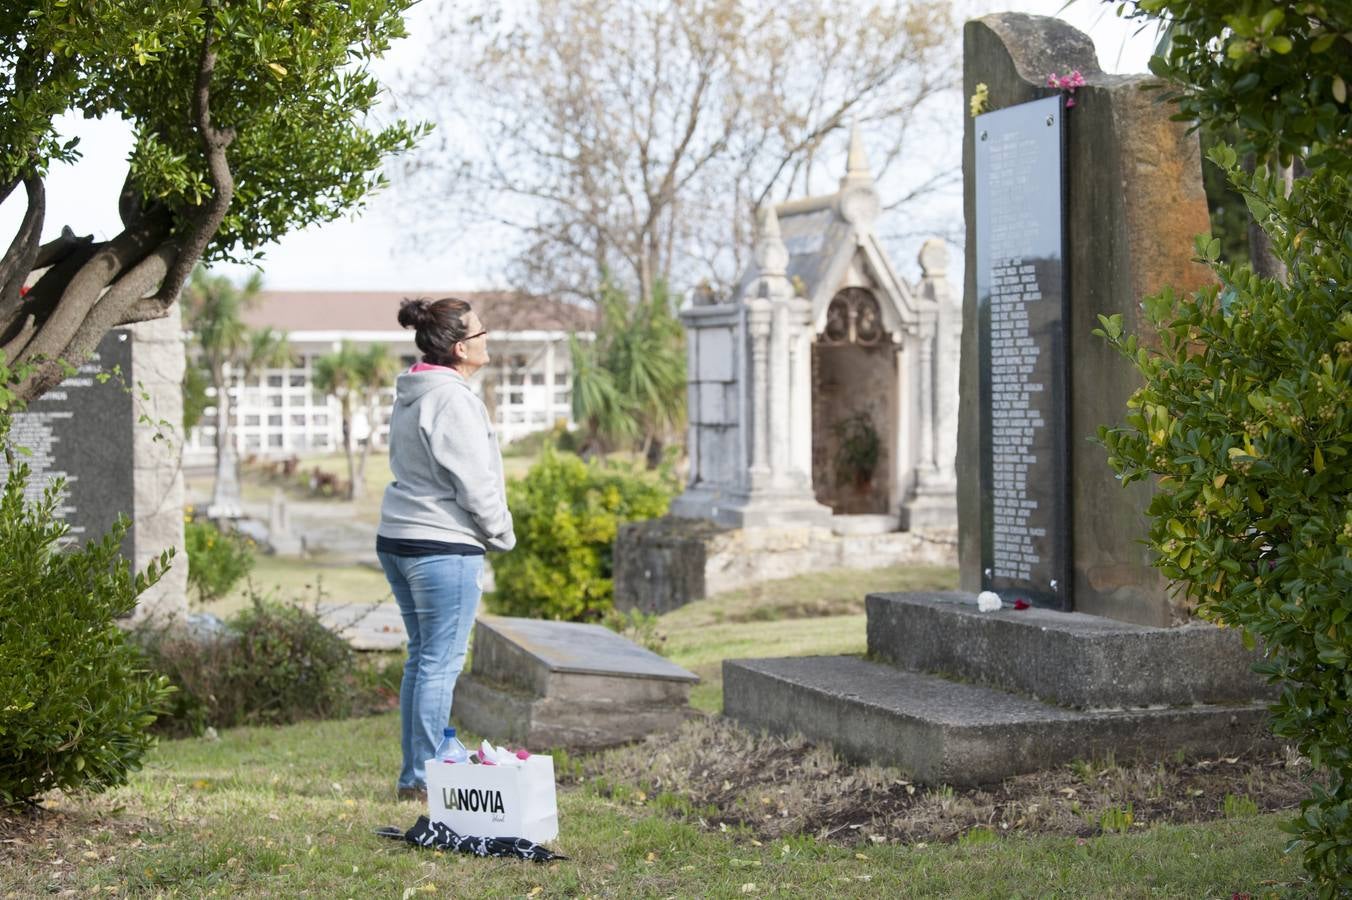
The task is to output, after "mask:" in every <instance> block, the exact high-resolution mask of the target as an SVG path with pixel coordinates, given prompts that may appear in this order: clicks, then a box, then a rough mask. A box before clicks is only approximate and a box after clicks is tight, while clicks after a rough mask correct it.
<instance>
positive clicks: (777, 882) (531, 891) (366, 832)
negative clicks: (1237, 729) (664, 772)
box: [0, 714, 1299, 898]
mask: <svg viewBox="0 0 1352 900" xmlns="http://www.w3.org/2000/svg"><path fill="white" fill-rule="evenodd" d="M398 743H399V742H398V720H397V717H396V715H394V714H386V715H381V716H377V717H373V718H367V719H358V720H351V721H344V722H325V723H305V724H301V725H295V726H290V727H285V728H244V729H238V730H234V731H229V732H226V733H225V734H223V735H222V737H221V740H219V741H215V742H208V741H204V740H197V739H189V740H182V741H171V742H166V743H164V744H162V745H161V746H160V747H159V748H158V749H157V750H156V751H155V752H154V753H153V755H152V756H151V757H150V759H149V761H148V764H147V766H146V768H145V770H144V771H142V772H141V773H139V774H137V775H136V776H134V778H133V781H132V784H131V785H130V786H128V787H126V788H122V789H119V790H116V791H113V792H110V793H108V794H106V795H103V796H98V797H73V798H58V802H59V805H58V806H57V810H58V811H59V819H58V820H57V821H55V822H51V821H49V822H48V823H47V825H46V827H45V828H44V830H42V831H41V832H39V833H34V834H29V835H28V836H27V839H26V840H25V841H24V843H23V844H22V845H19V846H16V845H15V844H13V843H12V838H11V839H10V841H11V842H9V843H6V844H5V845H3V846H4V847H5V849H4V850H3V851H0V897H3V896H8V897H32V896H40V895H47V894H66V895H74V896H94V895H102V896H111V895H116V896H135V897H200V896H232V897H233V896H242V897H264V896H266V897H305V896H309V897H340V898H342V897H353V898H366V897H392V898H403V897H421V896H455V897H509V896H515V897H523V896H524V897H542V896H544V897H564V896H568V897H572V896H606V897H624V898H628V897H672V896H675V897H746V896H756V897H761V896H771V895H781V896H801V897H837V896H839V897H903V896H904V897H1001V898H1003V897H1032V896H1038V897H1047V896H1059V897H1114V898H1118V897H1187V898H1197V897H1224V898H1228V897H1231V896H1232V894H1234V893H1237V892H1238V893H1244V892H1248V893H1252V894H1254V895H1255V896H1258V895H1260V894H1262V895H1268V896H1272V895H1276V896H1293V895H1294V894H1293V891H1294V888H1293V887H1292V884H1293V883H1294V882H1295V881H1296V879H1297V878H1298V874H1299V873H1298V869H1297V863H1296V861H1295V860H1294V859H1292V858H1291V857H1289V856H1286V855H1284V854H1283V853H1282V845H1283V841H1284V835H1283V834H1282V833H1281V832H1280V831H1279V830H1278V828H1277V825H1278V822H1279V821H1280V817H1276V816H1255V817H1250V818H1237V819H1228V820H1224V821H1220V822H1215V823H1211V824H1206V825H1193V826H1177V827H1175V826H1157V827H1154V828H1150V829H1149V830H1145V831H1142V832H1139V833H1132V834H1130V835H1124V836H1118V835H1115V836H1104V837H1095V838H1088V839H1076V838H1048V837H1020V836H1015V837H1003V838H996V839H992V840H990V841H989V842H982V843H979V844H978V843H974V842H966V843H964V842H959V843H956V844H932V845H927V846H922V845H914V846H905V845H899V844H890V843H889V844H882V845H876V846H874V845H869V844H867V843H864V844H862V845H854V846H844V845H840V844H832V843H824V842H821V841H818V840H816V839H813V838H811V837H804V836H795V837H792V838H788V839H781V840H775V841H766V842H758V841H755V840H754V838H753V837H752V835H751V834H750V833H749V832H744V831H740V830H729V831H726V832H725V831H719V830H716V829H713V828H704V827H701V825H700V824H699V822H698V821H693V820H691V819H689V818H687V817H678V816H675V815H672V814H671V813H670V812H667V811H666V810H668V809H669V807H670V803H669V802H668V801H667V798H665V797H664V796H663V795H660V794H659V795H656V796H651V797H648V796H645V795H635V794H632V793H631V794H627V795H625V799H623V800H621V799H617V797H618V796H619V795H615V794H613V793H611V794H608V793H606V792H603V791H601V790H598V789H597V788H596V785H595V783H594V782H591V781H582V782H581V783H577V784H573V785H569V786H565V787H563V788H561V789H560V793H559V806H560V828H561V832H560V835H559V839H558V841H557V842H556V843H555V844H554V846H555V848H556V849H557V850H559V851H561V852H563V853H565V854H567V855H568V856H570V857H571V859H569V860H567V861H562V862H556V863H552V864H549V865H538V864H532V863H524V862H517V861H508V860H495V859H483V860H481V859H475V858H471V857H464V856H457V855H445V854H440V853H432V852H426V851H417V850H412V849H408V848H405V847H403V846H402V845H399V844H396V843H393V842H390V841H387V840H384V839H381V838H377V837H374V836H373V835H372V834H371V829H372V828H375V827H377V826H380V825H385V824H399V825H403V826H407V825H410V824H412V821H413V819H414V818H415V817H416V816H417V814H418V812H419V807H418V806H417V805H416V804H412V803H396V802H395V801H393V800H392V794H393V777H394V771H395V767H396V766H397V763H398V759H397V754H398ZM21 840H23V839H22V838H21Z"/></svg>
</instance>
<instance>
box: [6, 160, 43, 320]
mask: <svg viewBox="0 0 1352 900" xmlns="http://www.w3.org/2000/svg"><path fill="white" fill-rule="evenodd" d="M23 184H24V189H25V190H26V191H27V192H28V209H27V211H26V212H25V213H24V217H23V221H22V222H21V223H20V224H19V230H18V232H17V233H16V234H15V235H14V240H13V241H11V242H10V245H9V249H8V250H6V251H5V255H4V257H3V258H0V334H3V333H4V332H5V331H7V330H8V329H9V327H10V325H12V324H13V322H14V319H15V317H16V316H17V315H18V314H19V309H20V308H21V307H22V306H23V296H22V295H21V294H20V289H21V288H22V287H23V283H24V281H26V280H27V278H28V275H29V273H30V272H32V271H33V262H34V260H36V259H37V256H38V245H39V240H40V239H41V237H42V221H43V218H44V216H45V215H46V213H47V191H46V188H45V186H44V185H43V183H42V177H41V176H40V175H38V174H36V173H32V174H30V175H28V176H26V177H25V178H24V180H23Z"/></svg>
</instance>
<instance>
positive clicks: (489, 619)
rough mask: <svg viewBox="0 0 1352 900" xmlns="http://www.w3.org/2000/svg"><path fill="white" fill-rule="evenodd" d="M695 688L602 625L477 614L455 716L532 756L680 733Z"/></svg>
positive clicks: (676, 669)
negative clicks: (541, 751) (545, 751)
mask: <svg viewBox="0 0 1352 900" xmlns="http://www.w3.org/2000/svg"><path fill="white" fill-rule="evenodd" d="M698 681H699V678H698V677H697V676H695V675H694V674H693V673H691V672H688V671H686V670H685V669H683V668H681V667H680V666H678V665H676V664H675V663H673V662H671V661H670V660H668V659H664V658H663V657H661V656H658V655H657V654H656V653H653V652H652V651H650V650H647V649H645V648H644V647H640V646H639V645H638V644H635V643H634V642H633V641H630V640H629V639H627V638H624V637H622V636H620V635H618V634H616V633H615V632H613V631H610V630H609V629H607V628H603V627H601V626H600V625H587V624H581V623H576V622H551V621H544V620H540V619H520V618H508V617H501V616H481V617H480V618H479V620H478V621H477V622H476V623H475V627H474V644H473V653H472V662H471V665H470V671H469V672H467V673H465V674H464V675H462V676H461V677H460V680H459V681H458V682H457V683H456V689H455V701H454V704H453V705H452V714H453V716H454V717H455V718H456V719H457V720H458V721H460V722H461V724H462V725H464V727H466V728H468V729H469V730H470V731H472V732H475V733H477V734H482V735H484V736H486V737H490V738H492V739H493V740H496V741H511V742H515V743H522V744H525V745H526V746H527V747H529V748H531V749H536V750H539V749H544V748H548V747H567V748H574V749H590V748H597V747H609V746H614V745H617V744H623V743H628V742H630V741H635V740H638V739H640V738H642V737H644V736H646V735H648V734H650V733H652V732H655V731H662V730H667V729H670V728H674V727H675V726H677V725H679V724H680V723H681V722H682V721H684V720H685V718H686V717H687V716H688V715H690V712H691V711H690V707H689V701H690V687H691V686H692V685H693V684H695V683H696V682H698Z"/></svg>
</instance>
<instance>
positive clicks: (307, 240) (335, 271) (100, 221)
mask: <svg viewBox="0 0 1352 900" xmlns="http://www.w3.org/2000/svg"><path fill="white" fill-rule="evenodd" d="M1063 7H1066V8H1064V9H1063ZM989 8H991V9H1017V10H1021V11H1025V12H1034V13H1039V14H1042V15H1058V16H1059V17H1060V18H1062V19H1065V20H1066V21H1068V22H1070V23H1071V24H1073V25H1075V26H1076V27H1077V28H1079V29H1081V30H1082V31H1086V32H1088V33H1089V34H1090V36H1091V37H1092V38H1093V39H1094V43H1095V46H1096V47H1097V48H1098V53H1099V60H1100V64H1101V65H1102V67H1103V69H1104V70H1105V71H1108V72H1122V73H1130V72H1144V71H1145V66H1146V61H1147V60H1148V59H1149V58H1150V52H1151V50H1152V48H1153V43H1154V39H1153V29H1151V30H1150V31H1149V33H1143V34H1136V32H1137V31H1138V29H1139V25H1138V24H1133V23H1130V22H1126V21H1123V20H1121V19H1118V18H1117V17H1116V16H1115V15H1114V11H1113V10H1114V5H1113V4H1105V3H1099V2H1096V0H1075V2H1073V3H1070V4H1067V3H1066V0H1009V2H1005V3H998V2H997V3H991V4H989ZM433 9H434V7H433V0H424V2H423V3H422V4H420V5H419V6H417V7H414V12H413V14H412V16H411V19H410V23H409V24H410V31H411V32H412V37H411V38H410V39H409V40H408V41H406V42H404V45H403V46H397V47H396V48H395V49H394V50H393V51H392V53H391V57H390V58H389V59H388V60H387V61H386V62H385V64H384V66H383V67H382V70H383V71H387V72H392V71H395V70H397V69H399V68H401V67H403V68H407V67H408V66H409V65H411V64H412V63H413V62H414V61H416V59H417V58H418V56H419V55H420V52H421V50H420V47H421V46H423V45H424V44H425V40H426V33H427V28H426V27H425V23H426V20H427V18H428V14H429V13H430V12H432V11H433ZM962 102H964V103H965V100H964V101H962ZM64 124H65V126H66V128H65V130H66V133H67V134H68V135H78V136H79V137H80V138H81V148H82V150H83V152H84V159H83V160H81V161H80V162H78V163H77V164H75V165H73V166H60V167H57V168H56V169H54V170H53V171H52V173H51V174H50V176H49V178H48V181H47V198H48V199H47V216H46V227H45V233H44V240H45V239H47V238H50V237H52V236H55V235H56V234H58V233H59V232H60V230H61V226H62V225H66V224H70V225H71V226H72V227H73V228H75V229H76V231H77V232H79V233H82V234H88V233H91V232H92V233H93V234H94V235H95V237H96V238H98V239H105V238H109V237H112V236H113V235H115V234H116V233H117V232H118V231H119V230H120V225H119V222H118V219H117V191H118V189H119V188H120V187H121V184H122V178H123V176H124V174H125V172H126V165H125V162H124V160H125V158H126V154H127V151H128V150H129V148H130V145H131V139H130V133H129V131H128V129H127V128H126V127H125V126H124V125H123V124H122V123H121V122H118V121H107V120H104V121H84V120H80V119H75V118H72V119H68V120H66V121H65V123H64ZM842 144H843V141H842ZM843 150H844V147H843V146H842V148H841V151H842V154H843ZM883 199H884V202H886V200H887V198H886V197H884V198H883ZM400 200H401V198H400V197H399V196H398V194H397V193H396V192H389V193H387V194H385V195H381V196H377V197H376V198H374V199H373V200H372V201H371V203H370V204H369V205H368V207H367V209H366V210H365V212H364V213H363V214H362V215H361V216H360V217H359V218H356V219H343V220H339V221H336V222H331V223H329V224H327V225H324V226H321V227H317V228H312V229H309V230H307V231H303V232H298V233H295V234H292V235H289V236H287V237H286V238H285V239H283V241H282V242H281V243H280V244H279V245H276V246H273V247H271V248H269V249H268V250H267V251H266V254H267V255H266V259H265V260H264V261H263V263H262V267H263V270H264V273H265V283H266V286H267V287H269V288H274V289H294V290H305V289H308V290H324V289H334V290H336V289H349V290H352V289H372V290H376V289H380V290H399V291H409V292H417V291H427V292H434V291H443V292H444V291H451V290H474V289H483V288H500V287H510V285H507V284H505V283H503V278H502V275H501V271H502V269H503V266H504V264H505V262H506V260H505V259H504V258H503V254H502V253H501V252H497V253H495V252H494V248H493V247H492V246H482V245H479V246H476V245H474V243H473V241H472V240H469V241H462V242H461V243H460V244H458V245H456V246H455V247H452V248H449V249H447V250H445V251H441V252H436V253H431V254H429V253H425V252H417V251H410V250H408V249H407V245H408V241H407V240H406V238H407V235H405V234H402V233H401V230H400V228H399V227H398V226H396V224H395V222H394V219H393V216H392V215H391V209H392V204H394V203H397V202H400ZM404 202H407V200H406V199H405V200H404ZM23 203H24V197H23V192H22V191H18V192H16V194H15V195H14V196H11V197H10V199H9V200H8V201H7V202H6V203H5V204H4V205H2V206H0V236H3V240H4V242H5V243H8V240H9V237H10V236H11V235H13V234H14V232H15V230H16V229H17V227H18V223H19V220H20V218H21V217H22V214H23ZM936 203H938V204H939V205H938V206H936V207H934V209H933V210H931V214H932V215H937V216H938V217H939V218H941V219H942V218H945V217H947V216H949V215H953V216H959V217H960V216H961V204H960V202H958V203H955V202H954V200H953V198H952V197H950V198H949V199H948V200H947V201H944V200H942V199H940V200H938V201H936ZM953 227H954V228H955V229H957V228H959V227H960V222H956V221H955V222H954V225H953ZM894 256H896V257H897V262H898V263H899V264H900V265H899V267H900V268H901V269H902V270H903V271H904V272H907V271H909V267H910V263H911V259H910V258H911V257H913V256H914V253H913V252H911V251H908V250H907V249H906V248H896V250H895V252H894ZM959 271H961V267H959Z"/></svg>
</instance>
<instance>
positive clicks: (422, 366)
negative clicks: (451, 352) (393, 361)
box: [408, 362, 463, 377]
mask: <svg viewBox="0 0 1352 900" xmlns="http://www.w3.org/2000/svg"><path fill="white" fill-rule="evenodd" d="M408 371H409V374H413V373H415V372H455V369H452V368H451V367H450V366H438V365H436V364H434V363H429V362H417V363H414V364H413V366H412V367H411V368H410V369H409V370H408ZM455 374H457V375H459V374H460V373H459V372H455ZM462 377H463V376H462Z"/></svg>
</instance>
